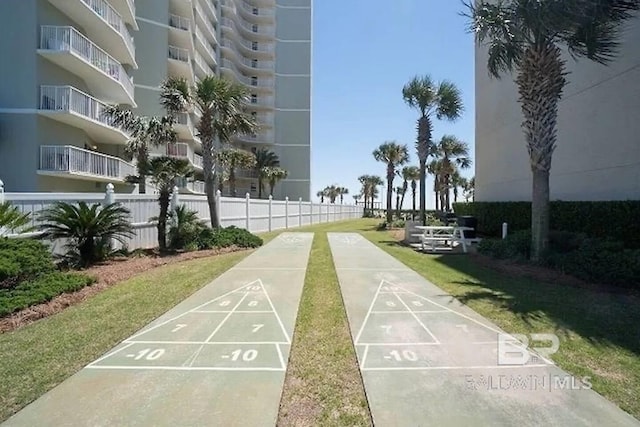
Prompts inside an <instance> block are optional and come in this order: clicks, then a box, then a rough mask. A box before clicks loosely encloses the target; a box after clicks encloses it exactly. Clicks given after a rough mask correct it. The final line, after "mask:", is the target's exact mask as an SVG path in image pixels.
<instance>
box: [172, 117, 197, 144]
mask: <svg viewBox="0 0 640 427" xmlns="http://www.w3.org/2000/svg"><path fill="white" fill-rule="evenodd" d="M175 129H176V132H177V133H178V138H180V139H185V140H188V141H197V142H200V139H199V138H198V136H197V134H198V133H197V132H198V131H197V130H196V128H195V125H194V124H193V120H192V119H191V116H190V115H189V114H188V113H180V114H178V115H177V116H176V125H175Z"/></svg>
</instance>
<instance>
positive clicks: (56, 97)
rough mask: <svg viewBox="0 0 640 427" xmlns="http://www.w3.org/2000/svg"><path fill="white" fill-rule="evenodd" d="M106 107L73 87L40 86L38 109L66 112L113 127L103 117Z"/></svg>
mask: <svg viewBox="0 0 640 427" xmlns="http://www.w3.org/2000/svg"><path fill="white" fill-rule="evenodd" d="M106 107H107V105H106V104H104V103H102V102H100V101H98V100H97V99H96V98H94V97H92V96H90V95H87V94H86V93H84V92H82V91H80V90H78V89H76V88H75V87H73V86H40V109H41V110H49V111H68V112H70V113H74V114H78V115H80V116H83V117H86V118H87V119H89V120H94V121H96V122H100V123H102V124H103V125H105V126H109V127H113V128H115V126H113V122H112V120H111V119H110V118H109V117H107V116H105V114H104V111H105V109H106Z"/></svg>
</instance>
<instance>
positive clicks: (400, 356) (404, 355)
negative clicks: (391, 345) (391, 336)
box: [389, 350, 418, 362]
mask: <svg viewBox="0 0 640 427" xmlns="http://www.w3.org/2000/svg"><path fill="white" fill-rule="evenodd" d="M389 354H390V355H391V357H393V358H394V359H395V360H396V361H397V362H402V361H403V360H408V361H409V362H417V361H418V355H416V354H415V353H414V352H413V351H411V350H402V351H398V350H392V351H391V352H389Z"/></svg>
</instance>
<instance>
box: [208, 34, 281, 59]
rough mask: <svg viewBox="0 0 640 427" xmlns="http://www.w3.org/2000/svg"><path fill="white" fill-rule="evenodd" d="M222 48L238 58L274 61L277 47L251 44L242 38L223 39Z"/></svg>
mask: <svg viewBox="0 0 640 427" xmlns="http://www.w3.org/2000/svg"><path fill="white" fill-rule="evenodd" d="M221 46H222V47H223V48H225V49H227V50H228V51H229V52H233V53H234V54H236V55H237V56H242V57H251V58H257V59H258V60H260V59H266V60H268V59H273V57H274V55H275V45H274V44H273V43H269V42H249V41H247V40H245V39H243V38H241V37H235V40H231V39H230V38H226V37H225V38H223V39H222V44H221Z"/></svg>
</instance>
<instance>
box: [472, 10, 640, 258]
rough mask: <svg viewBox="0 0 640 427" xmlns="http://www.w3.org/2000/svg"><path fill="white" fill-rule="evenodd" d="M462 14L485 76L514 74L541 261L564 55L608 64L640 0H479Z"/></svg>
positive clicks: (534, 244)
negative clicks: (481, 54)
mask: <svg viewBox="0 0 640 427" xmlns="http://www.w3.org/2000/svg"><path fill="white" fill-rule="evenodd" d="M466 7H467V9H468V13H467V16H468V17H469V20H470V27H471V30H472V31H473V32H475V35H476V39H477V41H478V43H480V44H482V45H485V46H487V47H488V59H487V68H488V70H489V74H491V75H492V76H493V77H496V78H499V77H500V76H502V75H503V74H511V73H513V72H515V83H516V85H517V87H518V93H519V95H520V97H519V102H520V106H521V109H522V114H523V122H522V128H523V130H524V134H525V140H526V143H527V150H528V152H529V162H530V166H531V171H532V174H533V188H532V197H531V201H532V203H531V232H532V242H531V254H532V256H531V257H532V259H534V260H539V259H540V257H541V255H542V254H543V252H544V251H545V250H546V249H547V247H548V244H549V173H550V170H551V159H552V155H553V151H554V149H555V146H556V140H557V121H558V104H559V102H560V99H561V98H562V92H563V90H564V88H565V86H566V85H567V79H566V76H567V69H566V61H565V60H564V59H563V56H562V48H563V47H564V48H567V49H568V51H569V53H571V55H572V56H573V58H580V57H586V58H587V59H590V60H592V61H595V62H598V63H601V64H607V63H609V62H610V61H611V60H612V59H614V58H615V56H616V55H617V53H618V46H619V39H620V34H621V31H620V29H621V25H622V24H623V23H624V22H625V21H626V20H628V19H630V18H632V17H633V16H634V13H633V12H636V11H638V10H640V1H638V0H565V1H557V0H538V1H530V0H503V1H500V2H498V3H496V2H494V1H487V0H477V1H474V2H471V1H469V2H467V3H466Z"/></svg>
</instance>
